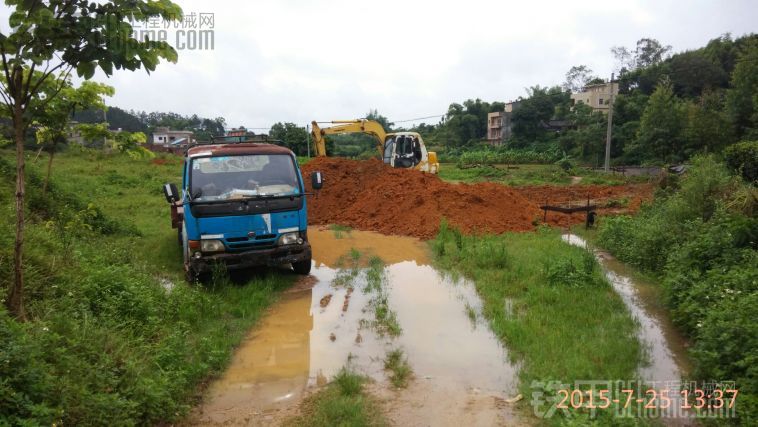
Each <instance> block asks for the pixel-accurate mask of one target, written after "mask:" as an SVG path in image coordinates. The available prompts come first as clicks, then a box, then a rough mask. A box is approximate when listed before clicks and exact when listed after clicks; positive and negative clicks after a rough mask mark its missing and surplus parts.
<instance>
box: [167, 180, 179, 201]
mask: <svg viewBox="0 0 758 427" xmlns="http://www.w3.org/2000/svg"><path fill="white" fill-rule="evenodd" d="M163 195H164V196H166V201H167V202H168V203H174V202H176V201H177V200H179V190H178V189H177V188H176V185H175V184H163Z"/></svg>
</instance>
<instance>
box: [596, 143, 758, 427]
mask: <svg viewBox="0 0 758 427" xmlns="http://www.w3.org/2000/svg"><path fill="white" fill-rule="evenodd" d="M680 184H681V185H680V188H679V189H678V190H675V191H674V192H673V193H671V194H669V195H667V196H663V197H658V198H657V199H656V201H655V202H654V203H653V204H652V205H650V206H646V207H644V208H643V209H642V210H641V212H640V213H639V215H638V216H636V217H633V218H632V217H627V216H624V217H617V218H611V219H608V220H605V221H604V222H603V223H602V224H601V226H600V231H599V235H598V241H599V243H600V244H601V245H602V246H604V247H605V248H607V249H608V250H610V251H611V252H612V253H613V254H615V255H616V256H617V257H618V258H619V259H621V260H623V261H626V262H628V263H631V264H634V265H637V266H639V267H641V268H643V269H645V270H647V271H650V272H652V273H654V274H656V275H658V276H660V278H661V281H662V282H663V288H664V295H665V302H666V304H667V305H668V307H669V308H670V309H671V313H672V318H673V320H674V322H675V324H676V325H677V326H678V327H680V328H681V330H682V331H683V332H684V333H685V334H686V335H687V336H689V337H690V338H691V341H692V342H693V346H692V349H691V356H692V359H693V361H694V362H695V363H694V364H695V367H694V372H693V373H694V375H695V376H696V378H698V379H702V380H714V379H715V380H725V381H726V380H735V381H737V387H738V388H739V390H740V397H739V398H738V399H740V398H741V399H742V400H741V401H740V402H741V403H740V404H739V405H738V406H737V412H738V416H739V419H740V421H741V422H743V423H745V424H749V422H748V421H747V420H750V419H751V418H755V417H756V416H758V368H756V366H758V360H756V354H758V353H756V349H758V326H756V323H755V319H758V302H757V301H758V269H757V268H756V265H758V219H756V218H755V217H754V216H751V215H750V214H745V212H752V208H750V209H746V208H745V206H744V205H745V203H742V202H744V200H742V201H741V199H742V198H743V195H744V193H745V187H746V186H749V185H746V184H739V183H738V182H737V181H735V179H734V177H733V176H731V175H730V174H729V173H728V170H727V169H726V166H725V165H724V164H722V163H719V162H717V161H716V160H715V159H714V158H713V157H700V158H696V159H694V161H693V167H692V168H691V169H690V170H689V171H688V172H687V173H686V174H685V175H684V177H683V178H682V179H681V182H680ZM750 197H752V196H750Z"/></svg>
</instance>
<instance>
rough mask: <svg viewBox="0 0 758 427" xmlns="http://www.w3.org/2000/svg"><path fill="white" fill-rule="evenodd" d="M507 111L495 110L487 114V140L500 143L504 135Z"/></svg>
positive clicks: (491, 142)
mask: <svg viewBox="0 0 758 427" xmlns="http://www.w3.org/2000/svg"><path fill="white" fill-rule="evenodd" d="M504 116H505V111H495V112H494V113H489V114H487V142H488V143H490V144H492V145H500V144H502V143H503V141H504V140H505V138H504V137H503V119H504Z"/></svg>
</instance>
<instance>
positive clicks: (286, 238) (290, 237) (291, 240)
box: [279, 232, 303, 245]
mask: <svg viewBox="0 0 758 427" xmlns="http://www.w3.org/2000/svg"><path fill="white" fill-rule="evenodd" d="M295 243H297V244H302V243H303V239H301V238H300V233H297V232H295V233H285V234H282V237H280V238H279V244H280V245H294V244H295Z"/></svg>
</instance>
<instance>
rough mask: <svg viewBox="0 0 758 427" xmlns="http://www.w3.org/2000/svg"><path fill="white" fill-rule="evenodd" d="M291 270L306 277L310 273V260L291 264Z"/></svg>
mask: <svg viewBox="0 0 758 427" xmlns="http://www.w3.org/2000/svg"><path fill="white" fill-rule="evenodd" d="M292 269H293V270H295V273H297V274H302V275H307V274H309V273H310V272H311V259H310V258H308V259H305V260H302V261H298V262H293V263H292Z"/></svg>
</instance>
